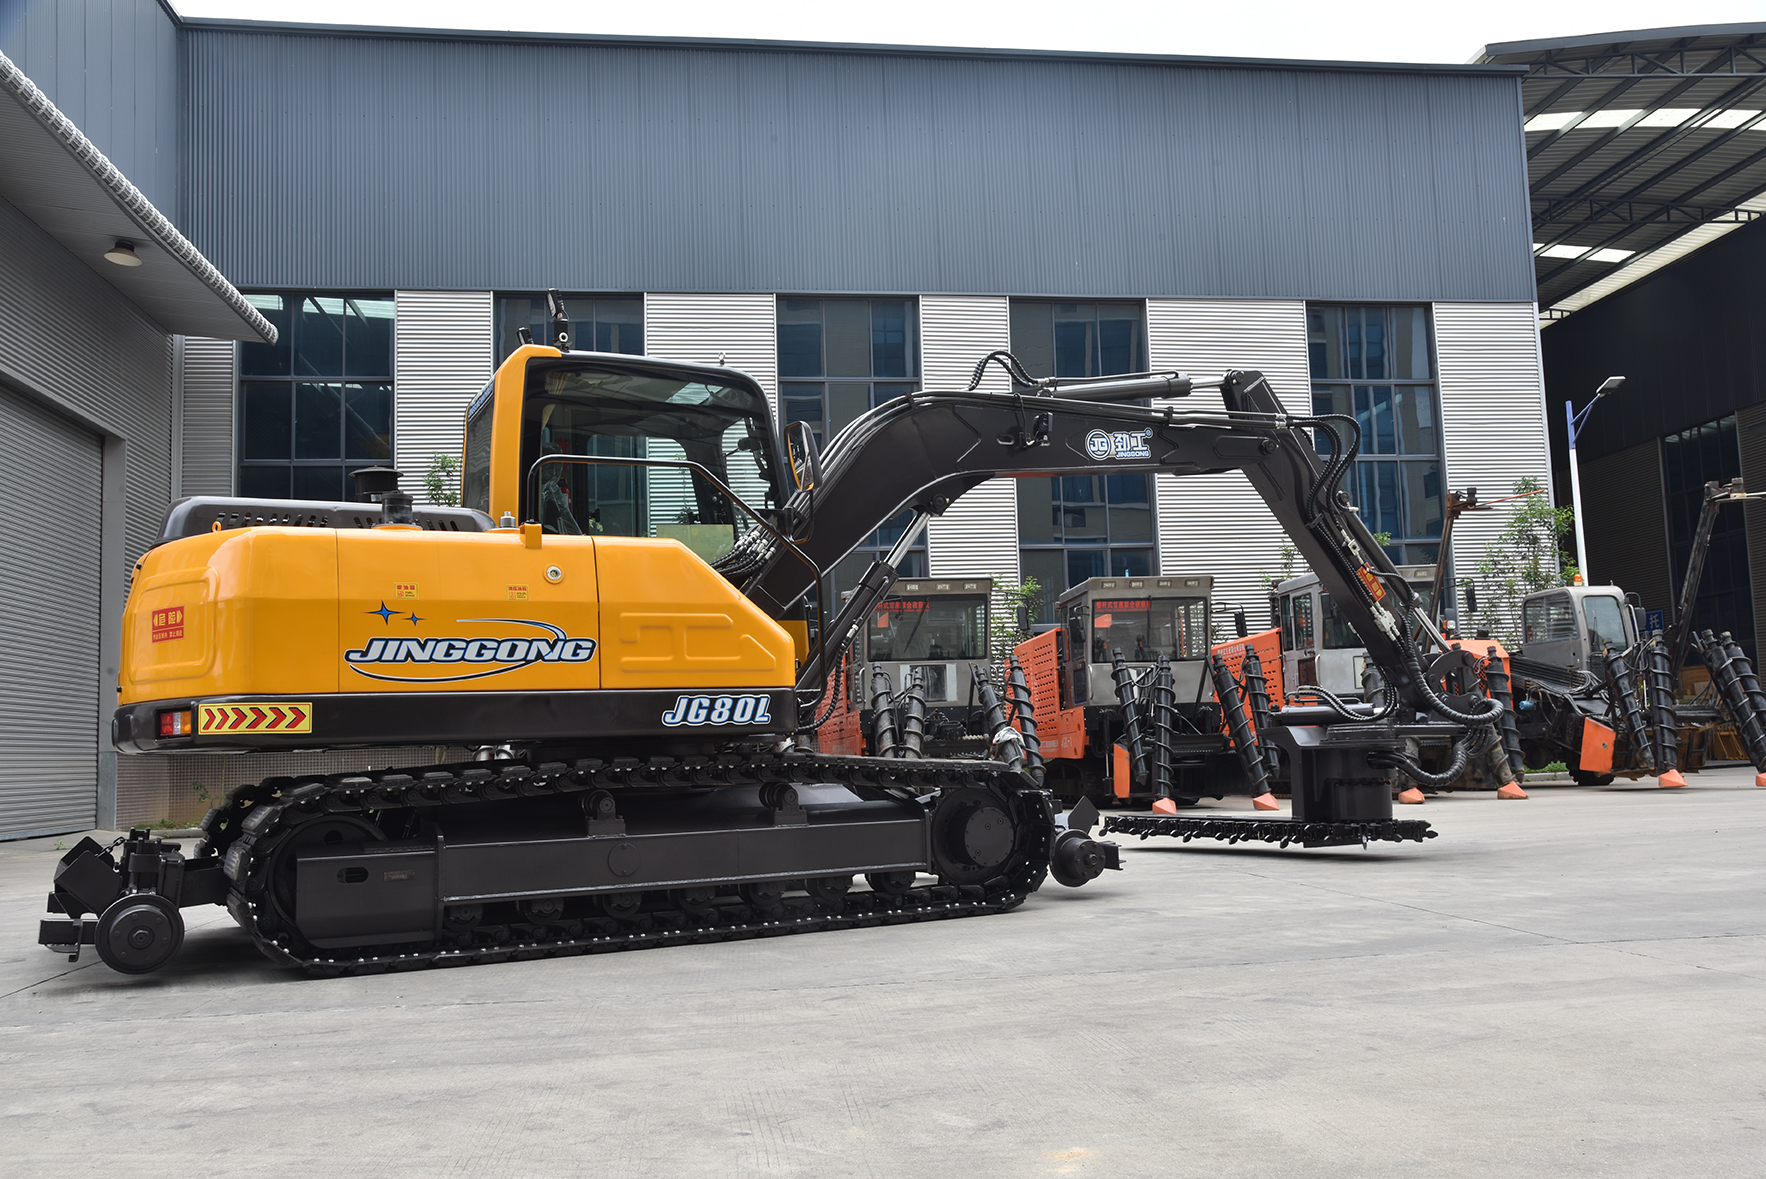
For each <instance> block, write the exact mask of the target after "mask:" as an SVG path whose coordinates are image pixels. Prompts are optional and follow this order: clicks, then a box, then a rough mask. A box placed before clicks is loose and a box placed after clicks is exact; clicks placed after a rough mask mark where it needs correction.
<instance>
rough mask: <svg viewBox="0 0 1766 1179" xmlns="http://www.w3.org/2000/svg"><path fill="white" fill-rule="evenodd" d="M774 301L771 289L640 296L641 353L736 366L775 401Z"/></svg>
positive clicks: (776, 307) (776, 315)
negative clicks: (747, 292)
mask: <svg viewBox="0 0 1766 1179" xmlns="http://www.w3.org/2000/svg"><path fill="white" fill-rule="evenodd" d="M778 318H779V303H778V300H777V299H776V298H774V297H773V296H772V295H656V294H647V295H645V296H644V353H645V355H648V356H654V357H656V358H657V359H659V360H684V361H687V362H689V363H692V364H722V365H725V366H726V367H729V368H734V369H740V370H741V371H743V372H745V373H747V374H748V375H749V376H751V377H753V378H754V380H755V383H757V384H758V385H759V386H760V387H761V388H762V389H764V390H766V395H767V400H768V401H770V402H772V404H773V409H774V412H775V413H776V412H777V410H778V404H779V336H778Z"/></svg>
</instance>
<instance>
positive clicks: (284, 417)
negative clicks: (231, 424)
mask: <svg viewBox="0 0 1766 1179" xmlns="http://www.w3.org/2000/svg"><path fill="white" fill-rule="evenodd" d="M288 393H289V390H288V386H287V385H280V384H278V385H260V384H257V383H255V382H246V383H245V384H242V385H241V386H240V387H239V400H240V408H241V410H242V411H243V412H242V413H241V414H240V419H241V420H240V423H239V457H240V458H242V459H287V458H288V457H289V454H290V451H289V439H290V437H291V434H290V430H291V429H292V425H293V418H292V416H291V415H290V413H289V408H288ZM283 494H284V495H286V494H287V487H286V486H284V488H283Z"/></svg>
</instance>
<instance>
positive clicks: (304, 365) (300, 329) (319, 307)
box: [294, 295, 343, 377]
mask: <svg viewBox="0 0 1766 1179" xmlns="http://www.w3.org/2000/svg"><path fill="white" fill-rule="evenodd" d="M294 372H295V375H296V376H302V377H341V376H342V375H343V299H342V297H341V296H336V295H308V296H307V297H306V298H304V299H302V300H301V301H300V313H299V314H298V315H297V316H296V317H295V324H294Z"/></svg>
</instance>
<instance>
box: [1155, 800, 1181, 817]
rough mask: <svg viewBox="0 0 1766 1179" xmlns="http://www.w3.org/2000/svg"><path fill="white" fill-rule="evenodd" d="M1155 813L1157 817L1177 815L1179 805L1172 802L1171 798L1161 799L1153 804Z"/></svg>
mask: <svg viewBox="0 0 1766 1179" xmlns="http://www.w3.org/2000/svg"><path fill="white" fill-rule="evenodd" d="M1153 813H1154V814H1156V815H1175V814H1176V813H1177V804H1176V803H1175V802H1172V801H1171V800H1170V799H1169V798H1161V799H1159V800H1158V801H1157V802H1155V803H1154V804H1153Z"/></svg>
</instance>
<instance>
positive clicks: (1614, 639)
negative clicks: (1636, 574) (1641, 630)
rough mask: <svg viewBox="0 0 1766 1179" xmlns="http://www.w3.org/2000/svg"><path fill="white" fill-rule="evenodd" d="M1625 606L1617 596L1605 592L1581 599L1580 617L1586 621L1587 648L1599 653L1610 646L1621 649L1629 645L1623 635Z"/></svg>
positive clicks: (1616, 649)
mask: <svg viewBox="0 0 1766 1179" xmlns="http://www.w3.org/2000/svg"><path fill="white" fill-rule="evenodd" d="M1624 611H1625V606H1624V603H1622V602H1620V601H1619V599H1618V598H1609V597H1607V596H1606V595H1605V594H1599V595H1591V596H1589V597H1586V598H1583V599H1582V617H1583V618H1584V619H1585V620H1586V621H1587V623H1588V649H1589V650H1590V651H1591V652H1594V653H1596V654H1599V653H1600V652H1602V651H1605V650H1606V649H1607V648H1608V647H1611V648H1612V649H1613V650H1615V651H1623V650H1624V649H1625V648H1626V647H1628V646H1630V645H1631V644H1630V642H1629V640H1627V639H1626V637H1625V613H1624Z"/></svg>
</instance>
